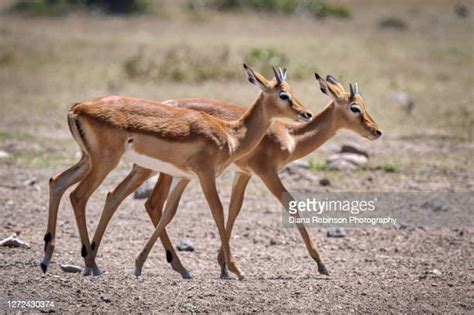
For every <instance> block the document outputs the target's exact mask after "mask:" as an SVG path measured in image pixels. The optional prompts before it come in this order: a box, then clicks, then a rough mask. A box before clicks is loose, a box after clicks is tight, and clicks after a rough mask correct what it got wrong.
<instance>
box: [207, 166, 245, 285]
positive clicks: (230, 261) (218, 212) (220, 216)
mask: <svg viewBox="0 0 474 315" xmlns="http://www.w3.org/2000/svg"><path fill="white" fill-rule="evenodd" d="M199 181H200V184H201V188H202V191H203V193H204V196H205V197H206V200H207V202H208V204H209V207H210V208H211V211H212V216H213V217H214V221H215V223H216V225H217V229H218V231H219V236H220V238H221V247H222V250H223V252H224V257H225V263H226V265H227V266H228V268H229V270H230V271H231V272H233V273H235V274H236V275H237V277H238V278H239V280H242V279H243V278H244V275H243V274H242V272H241V271H240V269H239V267H238V266H237V264H236V263H235V259H234V257H233V256H232V253H231V251H230V246H229V239H228V237H227V233H226V230H225V226H224V211H223V209H222V203H221V201H220V199H219V194H218V193H217V189H216V178H215V176H214V174H202V175H200V176H199Z"/></svg>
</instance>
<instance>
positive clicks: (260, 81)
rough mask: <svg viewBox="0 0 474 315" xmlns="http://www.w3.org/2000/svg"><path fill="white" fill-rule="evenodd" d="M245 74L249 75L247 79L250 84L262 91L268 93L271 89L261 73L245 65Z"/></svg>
mask: <svg viewBox="0 0 474 315" xmlns="http://www.w3.org/2000/svg"><path fill="white" fill-rule="evenodd" d="M244 69H245V73H246V74H247V79H248V80H249V82H250V83H252V84H254V85H256V86H258V87H259V88H260V89H261V90H262V91H268V90H269V89H270V84H269V82H268V80H267V79H265V77H264V76H263V75H261V74H260V73H258V72H256V71H253V70H252V68H250V67H249V66H247V65H246V64H245V63H244Z"/></svg>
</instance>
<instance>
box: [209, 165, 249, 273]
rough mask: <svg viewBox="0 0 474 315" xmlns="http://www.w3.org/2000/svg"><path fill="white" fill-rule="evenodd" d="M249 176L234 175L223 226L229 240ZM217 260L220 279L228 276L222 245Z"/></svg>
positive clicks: (242, 174) (243, 174)
mask: <svg viewBox="0 0 474 315" xmlns="http://www.w3.org/2000/svg"><path fill="white" fill-rule="evenodd" d="M251 177H252V174H249V173H241V172H236V173H235V175H234V183H233V185H232V195H231V197H230V204H229V217H228V219H227V224H226V228H225V230H226V233H227V238H228V240H229V242H230V239H231V235H232V229H233V227H234V223H235V219H237V216H238V215H239V212H240V209H242V204H243V201H244V194H245V189H246V188H247V185H248V183H249V181H250V178H251ZM217 261H218V262H219V264H220V266H221V279H227V278H229V274H228V272H227V267H226V264H225V257H224V251H223V248H222V246H221V249H220V250H219V255H218V256H217Z"/></svg>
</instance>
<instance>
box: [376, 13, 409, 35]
mask: <svg viewBox="0 0 474 315" xmlns="http://www.w3.org/2000/svg"><path fill="white" fill-rule="evenodd" d="M379 26H380V27H381V28H389V29H395V30H399V31H403V30H405V29H406V28H407V25H406V23H405V21H403V20H402V19H401V18H399V17H395V16H391V17H386V18H383V19H381V20H380V21H379Z"/></svg>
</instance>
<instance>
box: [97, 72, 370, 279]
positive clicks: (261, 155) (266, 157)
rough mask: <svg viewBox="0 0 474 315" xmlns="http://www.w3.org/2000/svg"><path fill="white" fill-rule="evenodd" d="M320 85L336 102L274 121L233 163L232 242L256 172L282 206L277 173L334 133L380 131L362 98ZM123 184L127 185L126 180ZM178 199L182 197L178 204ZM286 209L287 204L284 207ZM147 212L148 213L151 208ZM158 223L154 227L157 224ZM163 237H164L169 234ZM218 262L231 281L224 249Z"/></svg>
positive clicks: (222, 112) (228, 107) (215, 110)
mask: <svg viewBox="0 0 474 315" xmlns="http://www.w3.org/2000/svg"><path fill="white" fill-rule="evenodd" d="M320 83H321V84H324V85H327V87H328V88H329V90H330V93H331V94H330V95H331V96H332V97H333V101H332V102H331V103H329V104H328V105H327V106H326V108H325V109H324V110H323V111H321V113H319V114H318V115H317V116H316V117H314V118H313V120H312V121H310V122H308V123H304V124H298V123H291V122H283V121H275V122H274V123H273V124H272V126H271V127H270V128H269V129H268V131H267V132H266V135H265V137H264V138H263V139H262V141H261V142H260V144H259V145H258V146H257V147H256V148H255V149H254V150H253V151H251V152H250V153H248V154H247V155H245V156H244V157H242V158H241V159H238V160H236V161H234V163H235V164H236V165H237V166H238V167H239V168H240V171H239V172H237V173H236V177H235V180H234V184H233V188H232V197H231V201H230V205H229V219H228V221H227V226H226V233H227V236H228V238H230V235H231V233H232V228H233V224H234V222H235V220H236V218H237V216H238V214H239V211H240V208H241V206H242V203H243V198H244V193H245V189H246V186H247V184H248V182H249V180H250V178H251V174H252V173H255V174H257V175H258V176H259V177H260V178H261V179H262V181H263V182H264V184H265V185H266V186H267V188H268V189H269V190H270V191H271V192H272V193H273V194H274V195H275V197H276V198H277V199H278V200H279V201H280V202H282V203H284V200H283V195H284V194H285V193H288V191H287V190H286V189H285V187H284V186H283V184H282V183H281V181H280V179H279V178H278V171H279V170H280V169H281V168H283V167H284V166H285V165H287V164H288V163H290V162H292V161H294V160H296V159H299V158H301V157H303V156H305V155H307V154H309V153H311V152H313V151H314V150H316V149H317V148H318V147H319V146H321V145H322V144H323V143H324V142H326V141H327V140H328V139H329V138H331V137H332V136H333V135H335V134H336V132H337V131H338V130H339V129H343V128H346V129H351V130H353V131H355V132H357V133H359V134H360V135H361V136H363V137H368V138H371V139H372V138H374V137H375V134H376V133H377V131H378V130H379V129H378V126H377V124H376V123H375V122H374V121H373V119H372V118H371V117H370V115H369V113H368V112H367V109H366V107H365V104H364V102H363V100H362V98H361V97H360V96H359V95H355V96H353V97H352V98H351V96H350V95H349V94H348V93H346V92H345V91H344V89H343V87H342V85H341V84H339V83H334V84H333V83H331V82H326V81H325V80H324V81H323V82H320ZM354 102H355V103H356V104H357V105H359V106H360V108H361V110H362V113H361V114H360V115H355V114H354V113H352V112H351V111H350V109H349V108H348V106H349V105H350V104H352V103H354ZM164 103H165V104H168V105H170V106H174V107H177V108H187V109H192V110H197V111H202V112H206V113H208V114H210V115H214V116H216V117H218V118H221V119H227V120H235V119H237V118H238V117H241V116H242V115H243V114H244V113H245V111H246V109H245V107H242V106H239V105H236V104H232V103H227V102H223V101H220V100H213V99H181V100H168V101H166V102H164ZM134 172H135V170H132V173H131V174H133V173H134ZM129 176H131V175H129ZM124 181H125V182H126V181H127V179H125V180H124ZM170 182H171V181H170V177H169V176H168V175H166V174H161V175H160V180H159V181H158V183H157V185H156V187H155V190H156V191H161V192H162V191H164V190H165V191H166V190H167V189H168V190H169V185H170ZM166 194H167V193H165V194H163V193H162V194H160V195H159V196H158V194H157V193H156V194H155V193H153V194H152V196H150V198H151V199H153V200H156V201H155V203H156V204H157V206H156V208H155V209H154V210H153V212H154V215H153V216H161V212H162V207H163V204H164V198H166ZM176 198H178V200H177V201H176ZM177 202H179V196H178V197H176V196H175V200H174V204H175V205H176V207H177ZM284 206H286V205H285V204H284ZM147 211H150V210H149V209H148V208H147ZM171 211H172V212H173V213H174V212H175V211H176V208H173V209H172V210H171ZM150 216H152V215H150ZM154 224H155V225H156V222H155V221H154ZM298 229H299V232H300V233H301V235H302V238H303V240H304V242H305V245H306V247H307V249H308V252H309V254H310V256H311V257H312V258H313V259H315V260H316V262H317V263H318V271H319V272H321V273H323V274H327V273H328V272H327V269H326V267H325V266H324V263H323V262H322V259H321V258H320V255H319V252H318V250H317V248H316V246H315V245H314V243H313V242H312V241H311V239H310V237H309V235H308V233H307V231H306V229H305V228H304V226H299V227H298ZM164 235H166V232H165V233H164ZM101 237H102V235H100V234H96V235H95V236H94V239H98V240H100V239H101ZM218 260H219V263H220V264H221V277H223V278H226V277H228V273H227V269H226V263H225V258H224V255H223V251H222V250H221V251H220V253H219V257H218Z"/></svg>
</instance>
